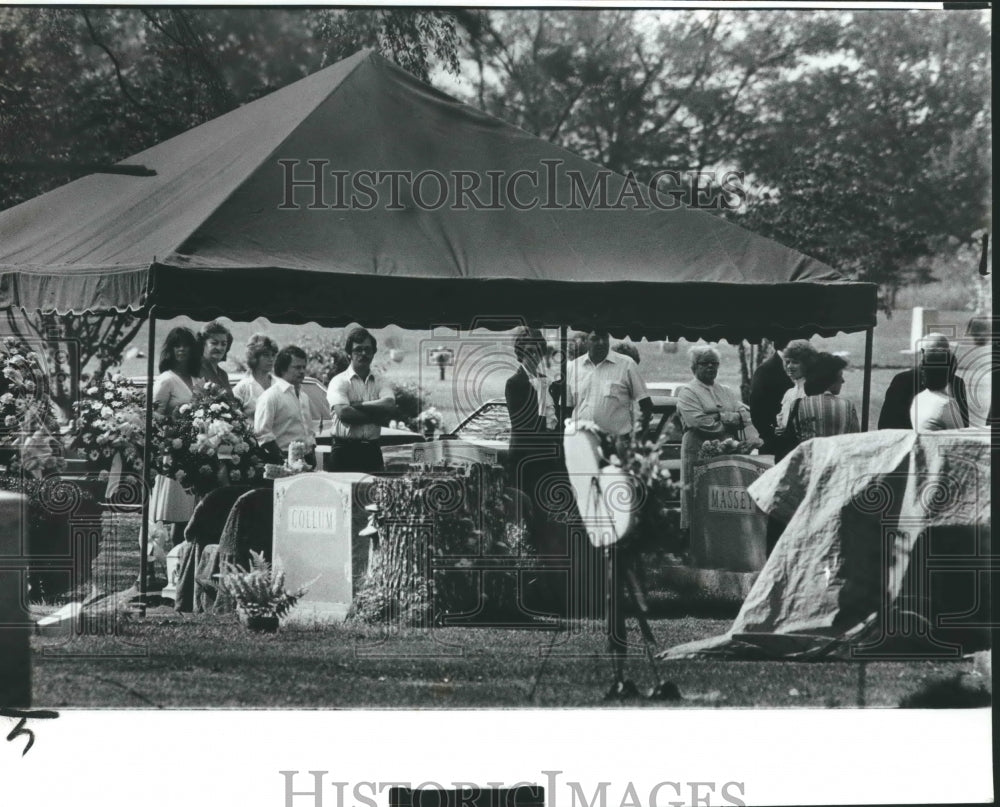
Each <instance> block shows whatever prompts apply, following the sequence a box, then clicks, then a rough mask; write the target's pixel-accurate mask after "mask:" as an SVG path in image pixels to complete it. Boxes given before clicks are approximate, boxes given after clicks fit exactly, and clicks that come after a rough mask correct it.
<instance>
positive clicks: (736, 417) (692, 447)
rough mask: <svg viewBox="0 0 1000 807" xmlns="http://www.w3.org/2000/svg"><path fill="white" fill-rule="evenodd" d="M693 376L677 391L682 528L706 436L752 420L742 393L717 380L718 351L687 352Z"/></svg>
mask: <svg viewBox="0 0 1000 807" xmlns="http://www.w3.org/2000/svg"><path fill="white" fill-rule="evenodd" d="M688 355H689V356H690V357H691V372H692V373H694V379H693V380H692V381H690V382H689V383H688V384H686V385H684V386H683V387H681V388H680V389H679V390H678V391H677V414H678V415H679V416H680V419H681V423H682V424H683V426H684V437H683V439H682V440H681V484H682V485H683V486H684V490H683V493H682V494H681V529H682V530H687V529H689V528H690V526H691V507H692V505H693V503H694V489H693V488H694V486H693V484H692V479H693V472H694V463H695V461H696V460H697V459H698V451H699V449H700V448H701V444H702V443H704V442H705V441H706V440H724V439H725V438H727V437H736V436H737V435H738V434H739V432H740V431H741V430H742V429H743V426H744V424H746V423H749V422H750V410H749V408H748V407H747V405H746V404H745V403H743V401H741V400H740V396H739V395H738V394H737V393H736V391H735V390H733V389H732V388H730V387H727V386H726V385H725V384H717V383H716V381H715V379H716V376H718V374H719V351H717V350H716V349H715V348H714V347H708V346H704V345H702V346H697V347H693V348H691V350H690V351H689V352H688Z"/></svg>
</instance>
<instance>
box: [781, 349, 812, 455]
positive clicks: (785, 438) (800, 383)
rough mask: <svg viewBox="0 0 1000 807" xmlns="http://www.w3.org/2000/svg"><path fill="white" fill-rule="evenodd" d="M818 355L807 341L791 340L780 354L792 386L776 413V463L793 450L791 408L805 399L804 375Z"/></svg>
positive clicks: (794, 442)
mask: <svg viewBox="0 0 1000 807" xmlns="http://www.w3.org/2000/svg"><path fill="white" fill-rule="evenodd" d="M817 355H818V353H817V351H816V348H814V347H813V346H812V345H811V344H809V340H808V339H793V340H792V341H791V342H789V343H788V344H787V345H786V346H785V349H784V350H783V351H782V353H781V360H782V363H783V364H784V366H785V373H786V375H787V376H788V377H789V378H790V379H791V380H792V384H793V385H794V386H792V387H791V388H790V389H788V390H786V391H785V394H784V396H783V397H782V399H781V411H780V412H778V420H777V426H776V428H775V430H774V434H775V438H776V443H777V445H776V447H775V451H774V461H775V462H778V461H780V460H781V458H782V457H784V456H785V455H786V454H788V453H789V452H790V451H791V450H792V449H793V448H795V444H796V439H795V437H794V435H793V434H792V432H791V431H790V430H789V429H788V424H789V422H790V421H791V416H792V407H793V406H794V405H795V402H796V401H797V400H799V399H800V398H805V397H806V374H807V372H808V371H809V368H810V367H812V365H813V362H815V361H816V356H817Z"/></svg>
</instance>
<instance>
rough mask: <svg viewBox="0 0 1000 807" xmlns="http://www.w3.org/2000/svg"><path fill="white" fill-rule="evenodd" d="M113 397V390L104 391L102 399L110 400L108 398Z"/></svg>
mask: <svg viewBox="0 0 1000 807" xmlns="http://www.w3.org/2000/svg"><path fill="white" fill-rule="evenodd" d="M114 397H115V394H114V393H113V392H105V393H104V400H105V401H110V400H112V399H113V398H114Z"/></svg>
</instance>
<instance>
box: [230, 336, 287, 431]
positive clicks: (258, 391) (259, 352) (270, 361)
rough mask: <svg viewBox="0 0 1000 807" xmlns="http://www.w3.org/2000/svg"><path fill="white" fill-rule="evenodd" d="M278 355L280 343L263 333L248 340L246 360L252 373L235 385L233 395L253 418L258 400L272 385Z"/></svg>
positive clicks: (244, 411) (248, 415)
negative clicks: (275, 359) (272, 374)
mask: <svg viewBox="0 0 1000 807" xmlns="http://www.w3.org/2000/svg"><path fill="white" fill-rule="evenodd" d="M277 355H278V345H277V343H276V342H275V341H274V340H273V339H271V337H269V336H266V335H265V334H262V333H255V334H254V335H253V336H251V337H250V339H249V340H247V352H246V362H247V367H248V368H249V370H250V373H249V374H248V375H247V376H246V377H245V378H243V379H242V380H241V381H240V382H239V383H238V384H237V385H236V386H235V387H233V395H235V396H236V398H237V400H238V401H239V402H240V403H241V404H242V405H243V414H245V415H246V416H247V417H248V418H250V420H253V416H254V410H255V409H256V408H257V400H258V399H259V398H260V396H261V395H263V394H264V390H266V389H267V388H268V387H270V386H271V381H272V377H271V371H272V370H274V357H275V356H277Z"/></svg>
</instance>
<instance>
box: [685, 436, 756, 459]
mask: <svg viewBox="0 0 1000 807" xmlns="http://www.w3.org/2000/svg"><path fill="white" fill-rule="evenodd" d="M762 445H764V443H763V441H761V440H736V439H735V438H733V437H727V438H726V439H725V440H706V441H705V442H704V443H702V444H701V448H700V449H699V450H698V459H700V460H710V459H712V457H722V456H725V455H727V454H744V455H746V454H752V453H753V452H754V451H756V450H757V449H759V448H760V447H761V446H762Z"/></svg>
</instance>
